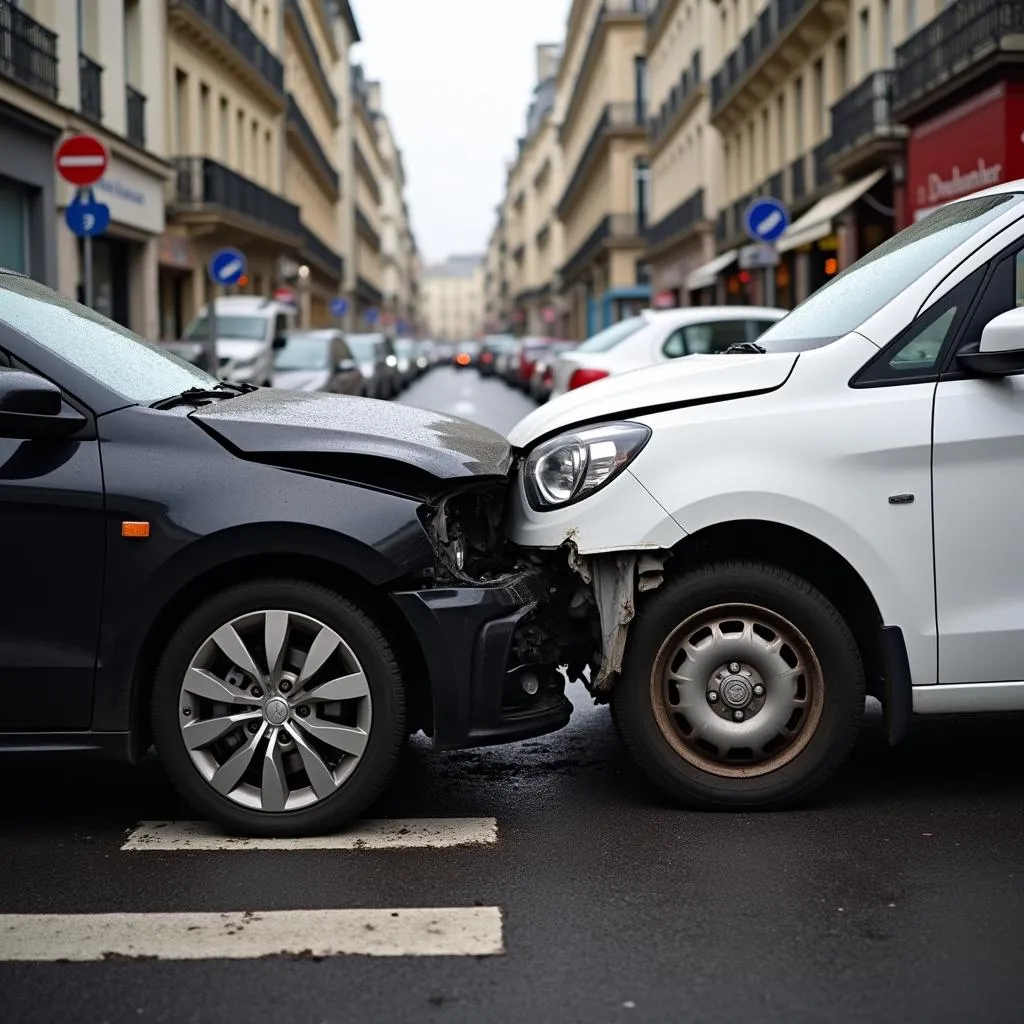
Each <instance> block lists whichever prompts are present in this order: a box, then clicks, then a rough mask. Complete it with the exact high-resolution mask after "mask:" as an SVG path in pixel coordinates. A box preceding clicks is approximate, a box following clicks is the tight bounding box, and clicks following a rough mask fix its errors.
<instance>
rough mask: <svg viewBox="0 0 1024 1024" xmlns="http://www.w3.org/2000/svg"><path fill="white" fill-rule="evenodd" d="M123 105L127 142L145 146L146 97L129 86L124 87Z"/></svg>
mask: <svg viewBox="0 0 1024 1024" xmlns="http://www.w3.org/2000/svg"><path fill="white" fill-rule="evenodd" d="M124 92H125V104H126V107H127V125H128V132H127V134H128V141H129V142H133V143H135V145H136V146H142V147H144V146H145V145H146V97H145V96H143V95H142V93H141V92H139V90H138V89H133V88H132V87H131V86H130V85H128V86H125V90H124Z"/></svg>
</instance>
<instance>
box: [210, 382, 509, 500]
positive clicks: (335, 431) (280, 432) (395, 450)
mask: <svg viewBox="0 0 1024 1024" xmlns="http://www.w3.org/2000/svg"><path fill="white" fill-rule="evenodd" d="M192 418H193V419H195V420H198V421H199V422H200V423H201V424H202V425H203V426H204V427H205V428H206V429H207V430H209V431H210V432H211V433H212V434H214V435H215V436H217V437H219V438H220V439H221V440H222V441H224V442H225V443H226V444H228V445H229V446H230V447H232V448H234V449H235V450H236V451H238V453H239V454H240V455H242V456H244V457H247V458H252V459H255V460H257V461H260V462H269V463H274V464H279V465H283V466H290V467H294V468H306V469H309V470H311V471H317V472H326V473H336V474H338V475H339V476H344V477H346V478H352V479H360V480H363V481H364V482H366V483H371V484H380V485H381V486H385V487H389V488H392V489H398V490H402V491H404V492H405V493H410V494H421V493H424V492H426V491H430V490H432V487H431V486H430V485H429V483H428V482H427V481H428V480H433V481H436V482H444V481H454V480H459V479H464V478H467V477H504V476H507V475H508V473H509V470H510V469H511V466H512V453H511V449H510V447H509V444H508V442H507V441H506V440H505V439H504V438H503V437H502V436H501V435H500V434H498V433H495V432H494V431H493V430H488V429H487V428H486V427H481V426H477V425H476V424H474V423H469V422H467V421H465V420H460V419H457V418H456V417H454V416H446V415H445V414H443V413H438V412H429V411H427V410H426V409H417V408H414V407H412V406H408V405H398V404H397V403H393V402H379V401H375V400H373V399H368V398H356V397H354V396H351V395H334V394H326V393H323V392H300V391H282V390H277V389H274V388H261V389H260V390H259V391H253V392H251V393H250V394H247V395H240V396H238V397H237V398H231V399H228V400H226V401H223V402H217V403H216V404H214V405H209V406H205V407H204V408H202V409H199V410H198V411H197V412H195V413H193V416H192Z"/></svg>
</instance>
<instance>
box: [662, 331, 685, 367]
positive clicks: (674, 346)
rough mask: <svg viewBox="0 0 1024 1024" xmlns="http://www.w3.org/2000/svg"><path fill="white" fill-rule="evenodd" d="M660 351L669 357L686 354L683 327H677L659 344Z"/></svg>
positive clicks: (673, 357) (676, 357) (675, 357)
mask: <svg viewBox="0 0 1024 1024" xmlns="http://www.w3.org/2000/svg"><path fill="white" fill-rule="evenodd" d="M661 351H662V352H663V353H664V354H665V355H666V356H668V358H669V359H678V358H679V357H680V356H685V355H686V339H685V338H684V337H683V328H682V327H678V328H676V330H674V331H673V332H672V333H671V334H670V335H669V336H668V337H667V338H666V339H665V344H664V345H662V346H661Z"/></svg>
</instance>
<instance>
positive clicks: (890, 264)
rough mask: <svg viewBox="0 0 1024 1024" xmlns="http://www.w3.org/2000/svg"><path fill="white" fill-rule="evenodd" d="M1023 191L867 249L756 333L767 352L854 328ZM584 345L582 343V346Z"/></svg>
mask: <svg viewBox="0 0 1024 1024" xmlns="http://www.w3.org/2000/svg"><path fill="white" fill-rule="evenodd" d="M1022 201H1024V195H1020V194H1017V193H1004V194H1002V195H994V196H979V197H978V198H976V199H965V200H962V201H961V202H957V203H950V204H949V205H948V206H942V207H940V208H939V209H937V210H936V211H935V212H934V213H931V214H929V215H928V216H927V217H925V218H924V219H922V220H919V221H917V222H916V223H915V224H911V225H910V226H909V227H907V228H904V229H903V230H902V231H901V232H899V234H897V235H893V237H892V238H889V239H887V240H886V241H884V242H883V243H882V244H881V245H879V246H877V247H876V248H874V249H872V250H871V252H869V253H868V254H867V255H866V256H863V257H862V258H861V259H859V260H858V261H857V262H856V263H854V264H853V266H851V267H848V268H847V269H846V270H844V271H843V272H842V273H841V274H839V275H838V276H837V277H834V278H833V279H832V280H831V281H829V282H828V284H826V285H825V286H824V287H823V288H819V289H818V290H817V291H816V292H815V293H814V294H813V295H811V296H810V297H809V298H808V299H805V300H804V301H803V302H801V303H800V305H799V306H797V307H796V309H794V310H793V312H792V313H790V314H789V315H788V316H785V317H783V318H782V319H781V320H779V321H778V322H777V323H775V324H773V325H772V326H771V327H769V328H768V330H767V331H765V332H764V334H762V335H760V337H758V339H757V343H758V344H759V345H762V346H763V347H764V349H765V350H766V351H767V352H803V351H806V350H808V349H812V348H822V347H823V346H825V345H830V344H831V343H832V342H833V341H837V340H838V339H839V338H841V337H843V335H844V334H849V333H850V331H855V330H856V329H857V328H858V327H860V326H861V324H863V323H864V322H865V321H866V320H869V319H870V318H871V317H872V316H874V315H875V313H877V312H878V311H879V310H880V309H882V308H883V307H884V306H885V305H887V304H888V303H889V302H891V301H892V300H893V299H894V298H896V296H897V295H899V294H900V292H902V291H903V290H904V289H905V288H907V287H909V286H910V285H911V284H913V283H914V281H916V280H917V279H918V278H919V277H920V276H921V275H922V274H923V273H925V271H927V270H928V269H930V268H931V267H934V266H935V264H936V263H938V262H939V261H940V260H942V259H944V258H945V257H946V256H948V255H949V254H950V253H952V252H954V251H955V250H956V249H957V248H958V247H959V246H960V245H962V244H963V243H964V242H966V241H967V240H968V239H969V238H970V237H971V235H973V234H974V233H975V232H976V231H978V230H980V229H982V228H984V227H985V226H986V225H987V224H990V223H991V222H992V221H994V220H996V219H997V218H998V217H1001V216H1002V215H1003V214H1004V213H1006V211H1007V210H1008V209H1009V208H1010V207H1011V206H1014V205H1017V204H1020V203H1021V202H1022ZM584 347H586V346H584Z"/></svg>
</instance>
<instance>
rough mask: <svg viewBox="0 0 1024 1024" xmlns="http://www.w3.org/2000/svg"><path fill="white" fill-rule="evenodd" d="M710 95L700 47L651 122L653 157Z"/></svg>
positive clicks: (649, 125)
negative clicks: (704, 79) (703, 76)
mask: <svg viewBox="0 0 1024 1024" xmlns="http://www.w3.org/2000/svg"><path fill="white" fill-rule="evenodd" d="M706 95H707V85H706V83H705V82H703V81H702V79H701V57H700V50H694V51H693V56H692V57H691V58H690V64H689V67H686V68H683V71H682V74H681V75H680V76H679V81H678V82H676V84H675V85H674V86H672V88H671V89H670V90H669V94H668V96H666V97H665V100H664V102H663V103H662V104H661V106H660V107H659V108H658V112H657V114H655V115H654V116H653V117H652V118H651V119H650V122H649V124H648V131H649V134H650V139H651V156H652V157H653V156H656V155H657V154H658V153H659V152H660V151H661V150H662V148H664V146H665V144H666V143H667V142H668V141H669V139H670V138H671V137H672V134H673V133H674V132H675V130H676V129H677V128H678V127H679V125H681V124H682V123H683V122H684V121H685V120H686V119H687V118H688V117H689V116H690V115H691V114H692V113H693V112H694V110H696V109H697V105H698V104H699V103H700V101H701V100H702V99H703V98H704V97H705V96H706Z"/></svg>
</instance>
